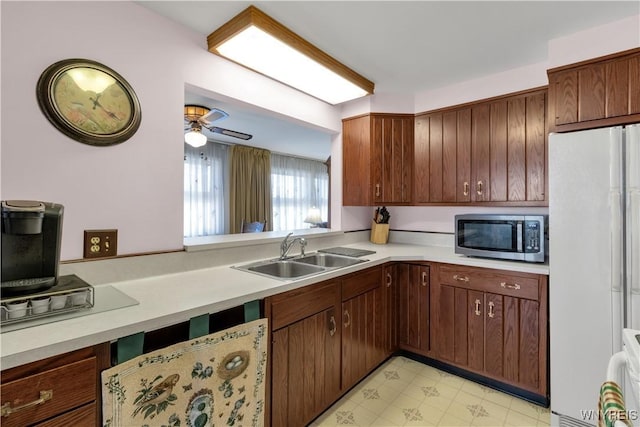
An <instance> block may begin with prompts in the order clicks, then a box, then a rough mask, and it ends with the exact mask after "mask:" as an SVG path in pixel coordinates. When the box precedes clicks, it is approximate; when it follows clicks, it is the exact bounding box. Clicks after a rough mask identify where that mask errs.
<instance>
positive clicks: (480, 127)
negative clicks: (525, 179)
mask: <svg viewBox="0 0 640 427" xmlns="http://www.w3.org/2000/svg"><path fill="white" fill-rule="evenodd" d="M490 117H491V105H490V104H480V105H476V106H474V107H473V108H472V112H471V122H472V126H471V129H472V134H471V150H472V151H471V159H472V167H471V170H472V176H473V178H472V182H471V200H472V201H475V202H488V201H489V200H490V196H491V194H490V190H491V187H490V184H491V181H490V170H491V145H490V144H491V127H490Z"/></svg>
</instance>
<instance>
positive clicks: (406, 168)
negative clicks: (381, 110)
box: [371, 115, 414, 204]
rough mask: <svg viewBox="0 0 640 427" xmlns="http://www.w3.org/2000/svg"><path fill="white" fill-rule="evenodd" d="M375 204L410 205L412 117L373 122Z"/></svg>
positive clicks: (383, 117) (377, 118)
mask: <svg viewBox="0 0 640 427" xmlns="http://www.w3.org/2000/svg"><path fill="white" fill-rule="evenodd" d="M371 120H372V121H371V129H372V130H371V132H372V135H371V138H372V140H371V142H372V154H371V157H372V160H371V171H372V178H373V179H372V184H373V188H372V191H373V195H372V200H373V203H374V204H381V203H408V202H410V201H411V191H412V190H411V188H412V187H411V181H412V179H413V132H414V130H413V127H414V124H413V116H386V115H374V116H372V119H371Z"/></svg>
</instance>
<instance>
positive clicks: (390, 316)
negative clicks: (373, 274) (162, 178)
mask: <svg viewBox="0 0 640 427" xmlns="http://www.w3.org/2000/svg"><path fill="white" fill-rule="evenodd" d="M384 278H385V283H384V294H385V298H384V303H385V319H386V325H385V327H384V329H385V348H386V351H387V355H391V354H392V353H393V352H395V351H396V350H397V349H398V313H399V311H398V274H397V264H392V265H387V266H386V267H385V268H384Z"/></svg>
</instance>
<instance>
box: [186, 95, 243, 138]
mask: <svg viewBox="0 0 640 427" xmlns="http://www.w3.org/2000/svg"><path fill="white" fill-rule="evenodd" d="M227 117H229V114H227V113H226V112H224V111H222V110H219V109H217V108H207V107H203V106H202V105H185V106H184V122H185V128H184V130H185V131H186V133H185V134H184V142H186V143H187V144H189V145H192V146H194V147H201V146H203V145H205V144H206V143H207V137H206V135H204V134H203V133H202V128H205V129H208V130H210V131H211V132H214V133H219V134H221V135H227V136H232V137H234V138H240V139H243V140H245V141H246V140H248V139H251V138H252V137H253V135H249V134H248V133H242V132H237V131H235V130H230V129H224V128H220V127H217V126H213V125H212V123H213V122H215V121H218V120H222V119H225V118H227Z"/></svg>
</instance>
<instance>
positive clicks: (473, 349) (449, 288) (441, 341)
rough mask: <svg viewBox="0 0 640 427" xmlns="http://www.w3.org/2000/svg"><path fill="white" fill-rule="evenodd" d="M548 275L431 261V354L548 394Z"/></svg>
mask: <svg viewBox="0 0 640 427" xmlns="http://www.w3.org/2000/svg"><path fill="white" fill-rule="evenodd" d="M547 295H548V289H547V278H546V276H542V275H536V274H528V273H515V272H507V271H501V270H492V269H485V268H473V267H462V266H457V265H448V264H432V266H431V318H432V328H431V331H432V336H431V337H432V345H433V350H434V351H433V357H434V358H436V359H438V360H441V361H444V362H447V363H450V364H452V365H455V366H458V367H461V368H464V369H467V370H470V371H473V372H475V373H478V374H481V375H484V376H487V377H489V378H491V379H494V380H497V381H500V382H504V383H506V384H509V385H513V386H515V387H518V388H521V389H523V390H526V391H529V392H532V393H534V394H537V395H539V396H547V394H548V386H547V383H548V381H547V370H548V365H547V347H548V333H547Z"/></svg>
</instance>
